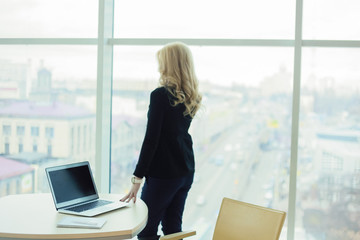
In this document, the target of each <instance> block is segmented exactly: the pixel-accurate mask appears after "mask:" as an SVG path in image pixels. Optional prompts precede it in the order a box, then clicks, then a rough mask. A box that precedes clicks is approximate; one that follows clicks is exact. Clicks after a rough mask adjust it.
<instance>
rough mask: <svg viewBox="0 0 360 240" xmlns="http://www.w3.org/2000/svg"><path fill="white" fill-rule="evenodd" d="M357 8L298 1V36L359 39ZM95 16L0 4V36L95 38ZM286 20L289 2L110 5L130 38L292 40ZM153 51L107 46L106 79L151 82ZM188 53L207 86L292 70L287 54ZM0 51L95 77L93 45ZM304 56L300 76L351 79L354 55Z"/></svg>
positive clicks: (74, 8)
mask: <svg viewBox="0 0 360 240" xmlns="http://www.w3.org/2000/svg"><path fill="white" fill-rule="evenodd" d="M359 6H360V1H358V0H341V1H340V0H337V1H335V0H311V1H304V24H303V36H304V38H308V39H335V40H343V39H352V40H359V39H360V14H358V13H359V12H360V8H359ZM97 17H98V1H97V0H61V1H55V0H11V1H6V0H0V37H3V38H9V37H14V38H23V37H31V38H42V37H47V38H48V37H50V38H67V37H70V38H73V37H74V38H96V37H97ZM294 20H295V0H273V1H268V0H252V1H245V0H222V1H212V0H182V1H172V0H152V1H148V0H129V1H122V0H115V31H114V34H115V37H130V38H131V37H134V38H136V37H140V38H141V37H149V38H246V39H257V38H259V39H293V37H294V26H295V21H294ZM160 47H161V46H155V47H154V46H149V47H126V46H121V47H120V46H118V47H115V53H114V76H115V77H133V78H147V79H149V78H152V76H154V75H155V76H154V79H157V77H158V74H157V63H156V60H155V53H156V51H157V50H158V49H159V48H160ZM191 49H192V50H193V55H194V59H195V63H196V67H197V74H198V76H199V78H202V79H206V80H210V81H213V82H222V83H224V84H227V85H228V84H231V83H232V82H238V83H244V84H247V85H257V84H258V83H259V82H261V81H262V80H263V78H264V77H266V76H271V75H273V74H275V72H277V71H278V70H279V68H280V67H281V66H285V67H286V68H287V69H288V71H290V72H292V64H293V49H291V48H264V47H260V48H255V47H248V48H241V47H240V48H230V47H191ZM0 52H1V54H0V58H2V59H10V60H11V61H13V62H27V61H28V59H31V60H32V66H33V67H34V68H36V67H37V66H38V65H39V63H40V61H41V60H42V59H43V60H44V62H45V66H46V67H48V68H49V69H50V70H51V71H52V72H53V76H54V78H58V79H61V78H69V79H74V78H75V79H77V78H78V79H81V78H96V54H97V53H96V46H17V45H14V46H7V45H4V46H1V45H0ZM304 52H305V55H304V57H307V58H308V59H305V60H306V61H303V67H304V69H305V70H306V71H307V72H311V71H313V70H314V68H315V71H317V72H318V75H320V76H321V75H326V72H329V74H330V73H331V74H332V75H334V76H335V77H338V76H344V75H349V76H348V77H347V78H356V76H359V70H357V69H360V66H359V62H360V50H359V49H353V50H352V51H348V49H343V50H340V51H339V50H338V49H328V50H323V49H319V50H316V51H309V50H306V49H304ZM339 57H342V58H343V59H342V60H339V59H338V58H339ZM310 59H311V61H310ZM334 67H335V68H336V69H338V71H337V72H335V71H333V69H332V68H334ZM311 68H313V69H311ZM328 68H330V71H328V70H327V69H328ZM139 69H141V71H139ZM307 72H305V73H307Z"/></svg>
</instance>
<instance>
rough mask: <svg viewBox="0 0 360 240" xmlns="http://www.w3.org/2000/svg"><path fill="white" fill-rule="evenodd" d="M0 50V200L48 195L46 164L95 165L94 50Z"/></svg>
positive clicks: (85, 48)
mask: <svg viewBox="0 0 360 240" xmlns="http://www.w3.org/2000/svg"><path fill="white" fill-rule="evenodd" d="M0 52H1V53H2V54H1V59H0V106H1V107H0V197H1V196H5V195H8V194H18V193H32V192H49V187H48V182H47V179H46V176H45V170H44V169H45V168H46V167H48V166H53V165H59V164H65V163H70V162H79V161H89V162H90V164H91V166H95V162H94V161H95V150H94V149H95V127H96V125H95V113H96V108H95V107H96V57H97V52H96V47H92V46H91V47H89V46H86V47H81V46H65V47H64V46H62V47H59V46H0Z"/></svg>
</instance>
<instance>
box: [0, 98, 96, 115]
mask: <svg viewBox="0 0 360 240" xmlns="http://www.w3.org/2000/svg"><path fill="white" fill-rule="evenodd" d="M91 115H92V113H91V112H90V111H89V110H87V109H85V108H82V107H78V106H74V105H69V104H65V103H61V102H53V103H36V102H30V101H14V102H7V103H5V104H4V105H3V106H1V108H0V116H7V117H25V118H79V117H87V116H91Z"/></svg>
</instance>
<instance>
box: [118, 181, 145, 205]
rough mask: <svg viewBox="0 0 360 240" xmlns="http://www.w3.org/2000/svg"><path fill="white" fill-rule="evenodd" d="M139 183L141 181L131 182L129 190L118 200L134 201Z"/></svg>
mask: <svg viewBox="0 0 360 240" xmlns="http://www.w3.org/2000/svg"><path fill="white" fill-rule="evenodd" d="M140 185H141V183H133V184H132V186H131V189H130V192H129V193H128V194H126V195H125V197H123V198H122V199H120V201H122V202H125V201H126V202H130V201H131V199H134V203H135V202H136V196H137V193H138V191H139V189H140Z"/></svg>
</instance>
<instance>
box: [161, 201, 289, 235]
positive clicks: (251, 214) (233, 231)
mask: <svg viewBox="0 0 360 240" xmlns="http://www.w3.org/2000/svg"><path fill="white" fill-rule="evenodd" d="M285 217H286V213H285V212H283V211H279V210H274V209H270V208H266V207H261V206H257V205H254V204H250V203H245V202H241V201H237V200H233V199H229V198H224V199H223V201H222V204H221V208H220V212H219V216H218V218H217V221H216V225H215V230H214V235H213V238H212V239H213V240H225V239H226V240H278V239H279V237H280V233H281V229H282V227H283V225H284V221H285ZM195 234H196V232H195V231H189V232H180V233H174V234H169V235H165V236H162V237H160V240H178V239H182V238H185V237H189V236H193V235H195Z"/></svg>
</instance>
